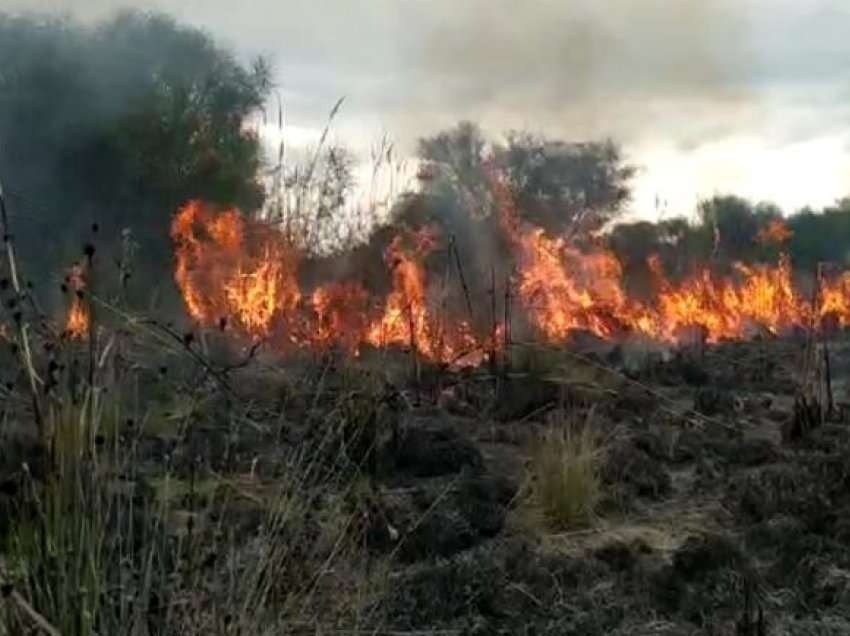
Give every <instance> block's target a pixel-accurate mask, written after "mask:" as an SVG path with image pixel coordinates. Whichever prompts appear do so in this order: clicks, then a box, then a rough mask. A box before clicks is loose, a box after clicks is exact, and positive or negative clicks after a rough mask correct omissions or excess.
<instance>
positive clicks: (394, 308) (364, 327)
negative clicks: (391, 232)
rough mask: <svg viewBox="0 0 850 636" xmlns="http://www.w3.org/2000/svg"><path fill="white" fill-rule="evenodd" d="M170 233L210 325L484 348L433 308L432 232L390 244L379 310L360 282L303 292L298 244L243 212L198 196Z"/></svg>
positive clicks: (190, 298) (199, 317) (192, 310)
mask: <svg viewBox="0 0 850 636" xmlns="http://www.w3.org/2000/svg"><path fill="white" fill-rule="evenodd" d="M171 236H172V238H173V240H174V242H175V245H176V264H175V280H176V282H177V285H178V287H179V288H180V291H181V293H182V295H183V299H184V301H185V304H186V309H187V311H188V312H189V315H190V316H191V317H192V318H193V319H194V320H195V321H196V322H197V323H199V324H200V325H201V326H206V327H210V326H214V325H216V324H222V322H225V323H227V324H231V325H233V326H234V327H235V328H236V330H237V331H238V332H242V333H244V334H246V335H248V336H250V337H251V338H254V339H259V338H266V337H272V338H273V339H274V340H275V342H277V343H278V344H281V345H290V344H294V345H298V346H305V345H309V346H314V347H319V348H327V347H333V346H339V347H341V348H343V349H345V350H349V351H354V352H356V351H357V349H358V347H359V346H360V345H362V344H372V345H376V346H388V345H396V346H404V347H407V346H412V347H413V348H415V349H416V350H417V351H419V352H420V353H421V354H422V355H424V356H425V357H427V358H429V359H433V360H438V361H445V360H449V359H450V358H451V357H453V356H456V355H459V354H460V353H463V352H464V351H465V350H468V349H472V348H475V347H476V346H478V345H477V342H476V339H475V338H474V337H473V336H472V333H471V330H470V329H469V327H468V325H467V324H466V323H464V322H461V323H458V324H456V325H455V324H453V325H451V327H450V328H448V327H446V326H444V325H441V324H440V320H439V319H438V318H437V314H436V312H434V311H433V309H432V307H431V305H432V299H430V298H429V297H428V296H429V294H428V285H427V277H426V273H425V267H424V264H423V259H424V258H425V257H426V256H427V255H428V254H429V253H430V252H431V251H432V250H433V249H434V247H435V246H436V244H437V234H436V232H434V231H432V230H429V229H426V230H422V231H420V232H417V233H415V234H413V235H411V236H407V237H402V236H398V237H396V239H395V240H394V241H393V242H392V243H391V245H390V246H389V248H388V249H387V252H386V260H387V264H388V266H389V267H390V269H391V271H392V283H393V288H392V291H391V292H390V293H389V294H388V296H387V297H386V299H385V301H384V302H383V309H382V311H381V312H379V313H378V314H376V315H372V312H370V307H371V306H373V305H374V304H375V303H371V302H370V298H369V295H368V294H367V292H366V290H365V289H364V288H363V286H362V285H360V284H359V283H356V282H341V283H331V284H328V285H324V286H321V287H318V288H317V289H315V290H314V291H313V292H312V293H310V294H307V295H305V294H303V293H302V291H301V288H300V286H299V282H298V265H299V261H300V254H299V253H298V251H297V250H296V249H295V248H294V247H293V246H292V245H291V244H290V243H288V242H287V241H286V240H285V238H284V237H283V235H282V234H281V233H279V232H277V231H276V230H274V229H273V228H271V227H270V226H267V225H264V224H262V223H259V222H255V221H250V220H248V219H245V218H244V217H242V215H241V214H240V213H239V212H238V211H236V210H227V211H224V212H221V213H216V212H214V211H213V210H211V209H210V208H209V207H207V206H205V205H204V204H203V203H201V202H199V201H193V202H190V203H188V204H187V205H185V206H184V207H183V208H181V209H180V210H179V211H178V213H177V215H176V216H175V218H174V221H173V223H172V228H171Z"/></svg>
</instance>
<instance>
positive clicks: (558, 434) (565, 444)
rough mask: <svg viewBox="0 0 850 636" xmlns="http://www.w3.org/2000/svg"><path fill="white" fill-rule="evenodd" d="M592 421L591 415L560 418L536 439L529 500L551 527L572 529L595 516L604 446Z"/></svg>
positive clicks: (532, 455) (600, 490)
mask: <svg viewBox="0 0 850 636" xmlns="http://www.w3.org/2000/svg"><path fill="white" fill-rule="evenodd" d="M591 424H592V420H591V418H588V419H587V420H586V421H584V422H583V423H580V424H576V423H574V422H561V423H558V424H556V425H555V426H553V427H552V428H550V429H548V430H546V431H545V432H544V433H543V434H542V435H541V436H540V438H539V439H537V440H535V442H534V443H533V446H532V453H531V462H530V467H529V470H530V475H529V477H530V480H529V487H528V503H529V504H530V507H531V509H532V510H533V511H534V512H535V513H537V514H539V515H540V516H541V517H542V520H543V522H544V523H545V525H546V526H547V527H548V528H550V529H552V530H557V531H560V530H571V529H575V528H578V527H583V526H587V525H590V524H592V523H593V522H594V520H595V519H596V514H597V511H598V507H599V503H600V501H601V499H602V477H601V466H602V461H603V459H604V451H605V446H604V443H603V441H602V439H601V437H600V436H599V434H598V433H597V432H596V431H594V429H593V427H592V425H591Z"/></svg>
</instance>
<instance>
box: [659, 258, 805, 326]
mask: <svg viewBox="0 0 850 636" xmlns="http://www.w3.org/2000/svg"><path fill="white" fill-rule="evenodd" d="M650 267H651V269H652V271H653V272H654V273H655V275H656V278H657V281H658V286H659V287H660V291H659V293H658V302H657V308H656V311H657V313H658V318H657V321H656V323H655V324H656V325H658V327H657V331H656V333H655V334H653V335H656V336H658V335H661V336H663V337H665V338H667V339H670V340H675V339H676V338H677V333H678V332H679V331H680V330H682V329H685V328H689V327H701V328H702V329H704V330H705V334H706V338H707V340H708V341H710V342H716V341H718V340H722V339H733V338H743V337H745V336H746V335H747V334H748V332H749V331H750V330H751V329H753V328H754V327H755V326H760V327H762V328H764V329H767V330H768V331H769V332H770V333H773V334H780V333H781V332H782V331H784V330H787V329H789V328H791V327H793V326H795V325H803V324H805V323H806V321H807V320H808V316H809V313H808V311H807V307H806V303H805V300H804V299H803V298H801V297H800V295H799V294H798V293H797V292H796V291H795V290H794V285H793V278H792V270H791V261H790V259H789V258H788V256H787V254H783V255H782V256H781V257H780V260H779V264H778V265H775V266H771V265H756V266H747V265H744V264H742V263H735V264H734V271H735V273H736V274H737V278H736V277H734V276H730V277H721V276H718V275H716V274H714V273H713V272H712V271H711V270H710V269H709V268H707V267H704V268H702V269H700V270H698V271H697V272H695V273H694V274H692V275H691V276H690V277H688V278H687V279H686V280H684V281H683V282H681V283H680V284H679V285H677V286H676V285H673V284H671V283H670V282H669V281H668V280H667V279H666V278H665V277H664V274H663V272H661V271H660V267H659V265H658V262H657V261H655V262H653V263H651V264H650Z"/></svg>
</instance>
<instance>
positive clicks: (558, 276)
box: [515, 228, 627, 340]
mask: <svg viewBox="0 0 850 636" xmlns="http://www.w3.org/2000/svg"><path fill="white" fill-rule="evenodd" d="M515 241H516V245H517V252H518V263H519V271H520V273H519V280H518V292H519V296H520V299H521V300H522V302H523V303H524V304H525V306H526V307H527V309H528V312H529V314H530V316H531V318H532V321H533V322H534V323H535V324H536V325H537V327H538V328H539V329H540V330H541V331H542V332H543V334H545V336H546V337H547V338H548V339H551V340H560V339H563V338H566V337H567V336H568V334H569V333H570V332H571V331H573V330H575V329H586V330H589V331H591V332H593V333H595V334H597V335H599V336H602V337H608V336H611V335H613V334H614V332H615V331H616V330H617V328H618V326H619V321H618V320H617V318H618V315H619V314H621V313H624V308H625V306H626V304H627V299H626V296H625V294H624V292H623V289H622V286H621V282H620V281H621V278H622V268H621V266H620V263H619V261H618V260H617V259H616V258H615V257H614V256H613V255H612V254H610V253H608V252H606V251H603V250H600V251H597V252H594V253H592V254H582V253H581V252H579V251H578V250H577V249H575V248H574V247H571V246H570V245H568V244H567V243H566V241H565V240H564V239H560V238H558V239H553V238H549V237H547V236H546V235H545V234H544V233H543V230H541V229H539V228H535V229H532V230H528V231H526V232H523V233H520V234H519V235H518V236H517V237H516V238H515Z"/></svg>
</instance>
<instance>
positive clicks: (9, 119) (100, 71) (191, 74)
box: [0, 13, 267, 297]
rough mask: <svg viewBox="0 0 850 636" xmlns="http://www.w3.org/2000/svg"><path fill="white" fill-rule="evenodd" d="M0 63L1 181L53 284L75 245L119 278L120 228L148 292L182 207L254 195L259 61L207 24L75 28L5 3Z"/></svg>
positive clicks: (120, 21)
mask: <svg viewBox="0 0 850 636" xmlns="http://www.w3.org/2000/svg"><path fill="white" fill-rule="evenodd" d="M0 59H2V60H3V65H2V71H0V178H2V179H3V182H4V184H5V185H6V187H7V191H8V192H7V196H8V200H9V209H10V211H11V213H12V223H13V227H12V231H13V233H14V235H15V238H16V240H17V241H18V243H19V254H20V255H21V257H22V258H23V259H24V263H25V271H27V273H28V275H29V276H30V277H31V278H32V279H33V281H35V282H36V283H41V284H46V283H47V282H48V281H57V283H58V280H57V279H60V280H61V277H62V270H63V269H65V268H67V267H70V266H71V264H72V263H74V262H75V261H76V260H78V259H80V258H81V257H82V255H83V244H84V243H93V244H95V245H96V247H97V250H98V253H97V258H98V260H99V261H100V262H102V263H104V265H105V267H106V268H108V269H109V270H110V273H109V274H105V275H103V276H101V280H102V281H103V284H104V285H106V284H107V281H108V282H109V283H110V284H111V283H118V282H119V281H118V280H117V279H118V277H119V275H120V276H123V274H119V273H118V272H119V270H120V271H122V272H125V273H126V271H128V270H127V268H126V267H125V265H126V264H125V263H121V264H120V267H115V264H116V262H117V261H119V260H120V259H121V258H122V253H121V249H122V241H121V237H122V232H123V231H124V230H125V229H127V228H129V229H130V230H131V234H132V238H133V239H134V241H136V242H138V244H139V248H140V249H139V250H138V253H139V256H140V259H139V262H137V263H135V267H136V271H137V272H138V271H145V270H146V272H147V274H148V278H147V281H145V283H144V285H145V289H144V294H143V295H144V296H147V295H148V293H149V292H150V289H149V287H148V284H149V283H151V282H152V281H156V282H157V283H163V282H166V285H165V286H166V287H167V286H168V284H167V281H169V280H170V276H168V275H167V274H165V273H166V272H169V270H170V266H171V246H170V242H169V240H168V227H169V224H170V219H171V216H172V214H173V213H174V211H175V210H176V209H177V207H178V206H179V205H180V204H182V203H183V202H184V201H186V200H187V199H189V198H192V197H205V198H207V199H209V200H211V201H213V202H221V203H227V204H235V205H239V206H241V207H243V208H244V209H248V210H250V209H253V208H255V207H257V206H258V205H259V204H260V203H261V201H262V197H263V193H262V189H261V188H260V185H259V184H258V183H257V181H256V174H257V168H258V166H259V144H258V142H257V141H256V139H254V138H253V137H252V136H251V135H250V134H248V133H245V132H244V131H243V130H242V121H243V119H244V117H245V116H246V115H247V114H248V113H250V112H251V111H253V110H254V109H257V108H259V107H260V106H261V105H262V103H263V100H264V96H265V89H266V85H267V83H266V77H265V71H264V69H263V68H262V67H261V66H258V67H256V68H255V69H248V68H245V67H244V66H242V65H240V64H237V63H236V62H235V61H234V60H233V59H232V58H231V56H230V54H229V53H227V52H226V51H225V50H222V49H220V48H219V47H218V46H217V45H215V44H214V43H213V42H212V41H211V40H210V39H209V38H208V37H207V36H205V35H204V34H203V33H202V32H200V31H198V30H196V29H193V28H189V27H184V26H180V25H178V24H177V23H175V22H174V21H172V20H171V19H170V18H167V17H163V16H153V15H139V14H131V13H127V14H119V15H118V16H116V17H114V18H112V19H110V20H109V21H107V22H103V23H97V24H92V25H83V24H80V23H77V22H74V21H72V20H63V19H59V18H55V17H10V16H7V15H3V14H2V13H0ZM113 274H114V275H113ZM123 282H124V281H121V284H123ZM56 289H58V284H57V285H55V286H51V287H50V292H51V294H52V293H55V292H56ZM40 295H41V296H42V297H49V294H45V293H44V292H43V290H41V294H40Z"/></svg>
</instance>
